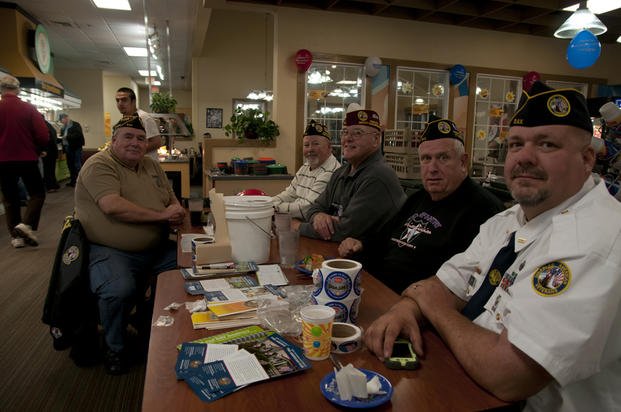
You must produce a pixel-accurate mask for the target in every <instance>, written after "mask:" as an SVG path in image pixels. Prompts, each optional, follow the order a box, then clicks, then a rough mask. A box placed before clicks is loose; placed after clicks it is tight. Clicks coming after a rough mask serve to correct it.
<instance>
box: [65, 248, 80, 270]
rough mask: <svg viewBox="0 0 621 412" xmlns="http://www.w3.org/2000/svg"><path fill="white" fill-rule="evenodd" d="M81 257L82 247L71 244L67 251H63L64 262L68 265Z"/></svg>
mask: <svg viewBox="0 0 621 412" xmlns="http://www.w3.org/2000/svg"><path fill="white" fill-rule="evenodd" d="M78 257H80V249H79V248H78V247H77V246H70V247H69V248H68V249H67V250H66V251H65V253H63V263H64V264H65V265H67V266H69V265H70V264H71V262H74V261H75V260H76V259H77V258H78Z"/></svg>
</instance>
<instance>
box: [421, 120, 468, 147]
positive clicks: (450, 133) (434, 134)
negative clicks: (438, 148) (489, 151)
mask: <svg viewBox="0 0 621 412" xmlns="http://www.w3.org/2000/svg"><path fill="white" fill-rule="evenodd" d="M437 139H457V140H459V141H460V142H462V143H463V142H464V140H463V136H462V133H461V132H460V131H459V129H457V126H456V125H455V123H453V122H452V121H450V120H449V119H441V118H439V117H437V116H433V115H432V116H430V118H429V123H427V126H426V127H425V130H423V133H422V134H421V136H420V141H421V142H426V141H427V140H437Z"/></svg>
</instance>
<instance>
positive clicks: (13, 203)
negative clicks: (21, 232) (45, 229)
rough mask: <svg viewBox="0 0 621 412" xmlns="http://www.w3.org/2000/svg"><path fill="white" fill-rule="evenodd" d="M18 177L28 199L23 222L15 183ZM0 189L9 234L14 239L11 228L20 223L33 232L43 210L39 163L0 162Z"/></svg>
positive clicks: (43, 193) (43, 188)
mask: <svg viewBox="0 0 621 412" xmlns="http://www.w3.org/2000/svg"><path fill="white" fill-rule="evenodd" d="M20 177H21V178H22V182H24V186H26V191H27V192H28V197H29V199H28V202H27V206H26V213H25V214H24V219H23V220H22V215H21V208H20V199H19V187H18V183H17V182H18V181H19V178H20ZM0 189H1V190H2V196H3V198H4V199H3V200H2V202H3V204H4V210H5V212H6V225H7V228H8V229H9V234H10V235H11V236H12V237H16V236H17V234H16V233H15V231H14V229H13V228H14V227H15V226H16V225H18V224H19V223H21V222H23V223H25V224H27V225H30V227H32V229H33V230H37V228H38V227H39V219H40V218H41V209H43V202H45V186H44V184H43V178H42V177H41V172H40V171H39V162H38V161H30V162H0Z"/></svg>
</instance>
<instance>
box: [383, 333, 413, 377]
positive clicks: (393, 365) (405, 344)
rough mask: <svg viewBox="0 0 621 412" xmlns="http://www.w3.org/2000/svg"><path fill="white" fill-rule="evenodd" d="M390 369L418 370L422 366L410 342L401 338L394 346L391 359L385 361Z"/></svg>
mask: <svg viewBox="0 0 621 412" xmlns="http://www.w3.org/2000/svg"><path fill="white" fill-rule="evenodd" d="M384 364H385V365H386V367H388V368H389V369H410V370H412V369H418V367H419V366H420V364H419V363H418V358H417V357H416V353H414V350H413V349H412V344H411V343H410V341H409V340H407V339H403V338H399V339H397V340H396V341H395V343H394V344H393V346H392V354H391V355H390V358H388V359H386V360H384Z"/></svg>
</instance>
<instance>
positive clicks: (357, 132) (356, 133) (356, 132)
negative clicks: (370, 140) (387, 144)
mask: <svg viewBox="0 0 621 412" xmlns="http://www.w3.org/2000/svg"><path fill="white" fill-rule="evenodd" d="M375 133H377V132H376V131H371V132H365V131H364V130H362V129H343V130H341V137H345V136H351V137H352V138H354V139H357V138H359V137H360V136H364V135H365V134H375Z"/></svg>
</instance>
